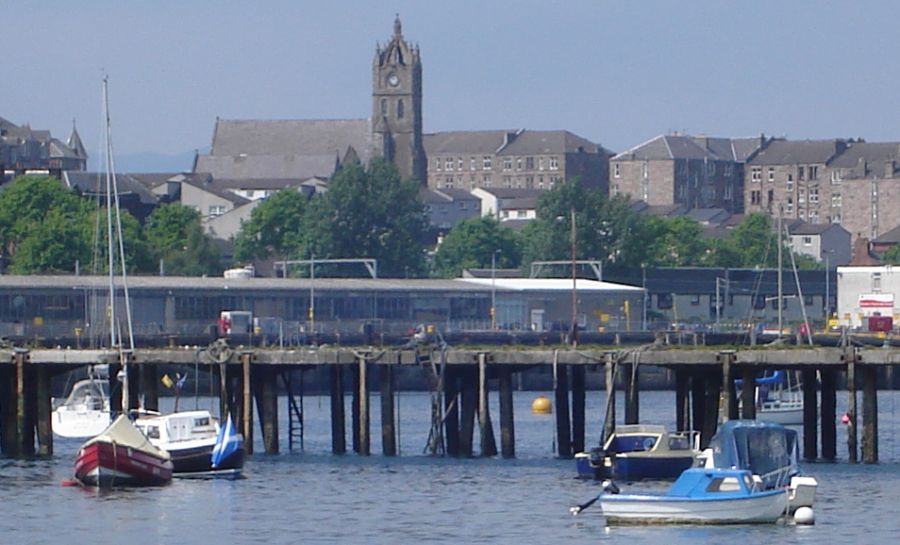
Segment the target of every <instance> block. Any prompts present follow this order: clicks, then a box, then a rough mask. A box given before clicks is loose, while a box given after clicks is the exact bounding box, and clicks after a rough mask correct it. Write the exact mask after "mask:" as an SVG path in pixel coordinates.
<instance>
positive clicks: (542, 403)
mask: <svg viewBox="0 0 900 545" xmlns="http://www.w3.org/2000/svg"><path fill="white" fill-rule="evenodd" d="M531 412H533V413H534V414H551V413H552V412H553V404H552V403H550V400H549V399H547V398H546V397H544V396H537V397H536V398H535V399H534V401H532V402H531Z"/></svg>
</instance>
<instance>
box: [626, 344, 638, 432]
mask: <svg viewBox="0 0 900 545" xmlns="http://www.w3.org/2000/svg"><path fill="white" fill-rule="evenodd" d="M635 357H636V356H635ZM638 383H639V380H638V363H637V360H636V359H634V360H632V362H631V363H629V364H628V365H626V366H625V423H626V424H638V423H639V422H640V414H639V411H640V408H639V399H638V398H639V395H640V385H639V384H638Z"/></svg>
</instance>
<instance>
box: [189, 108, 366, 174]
mask: <svg viewBox="0 0 900 545" xmlns="http://www.w3.org/2000/svg"><path fill="white" fill-rule="evenodd" d="M351 148H352V149H353V150H354V151H355V153H356V155H357V156H358V157H359V158H360V161H361V162H363V163H366V162H368V159H369V157H370V154H371V148H372V142H371V132H370V128H369V121H368V120H367V119H313V120H305V119H301V120H271V121H266V120H227V119H217V120H216V127H215V130H214V132H213V141H212V147H211V148H210V152H209V154H206V155H200V156H198V157H197V162H196V165H195V167H194V171H195V172H209V173H210V174H212V175H213V177H215V178H244V179H247V178H270V179H274V178H293V179H297V180H305V179H308V178H313V177H324V178H328V177H330V176H331V175H332V174H333V173H334V169H335V165H336V164H337V161H338V160H339V159H341V158H343V157H344V156H345V155H346V154H347V153H348V151H349V150H350V149H351Z"/></svg>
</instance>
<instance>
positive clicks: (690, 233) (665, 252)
mask: <svg viewBox="0 0 900 545" xmlns="http://www.w3.org/2000/svg"><path fill="white" fill-rule="evenodd" d="M643 223H644V225H643V231H642V233H643V234H642V236H641V238H643V239H644V244H642V245H641V246H643V247H646V248H647V257H648V259H647V260H646V261H645V263H647V264H650V265H653V266H657V267H688V266H697V265H700V264H701V263H702V262H703V261H704V260H705V258H706V256H707V253H708V251H709V249H710V245H709V244H708V243H707V241H706V240H705V239H703V238H702V235H703V229H702V228H701V227H700V224H699V223H697V222H696V221H694V220H693V219H691V218H689V217H686V216H679V217H675V218H671V219H664V218H657V217H648V218H646V219H644V221H643Z"/></svg>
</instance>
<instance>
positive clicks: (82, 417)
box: [51, 365, 109, 438]
mask: <svg viewBox="0 0 900 545" xmlns="http://www.w3.org/2000/svg"><path fill="white" fill-rule="evenodd" d="M108 373H109V366H107V365H92V366H91V367H90V368H88V376H87V378H84V379H81V380H78V381H76V382H75V384H73V385H72V389H71V390H70V391H69V394H68V396H66V398H65V399H63V400H61V401H59V402H56V401H54V405H55V406H54V409H53V417H52V418H51V426H52V427H53V433H55V434H56V435H59V436H60V437H82V438H83V437H93V436H94V435H97V434H98V433H100V432H102V431H103V430H105V429H106V427H107V426H109V380H108V378H109V377H108Z"/></svg>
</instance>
